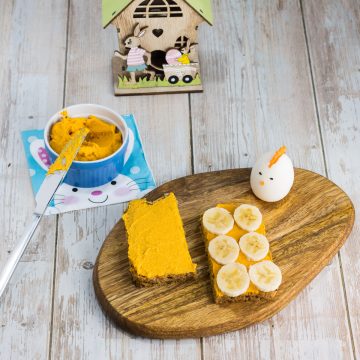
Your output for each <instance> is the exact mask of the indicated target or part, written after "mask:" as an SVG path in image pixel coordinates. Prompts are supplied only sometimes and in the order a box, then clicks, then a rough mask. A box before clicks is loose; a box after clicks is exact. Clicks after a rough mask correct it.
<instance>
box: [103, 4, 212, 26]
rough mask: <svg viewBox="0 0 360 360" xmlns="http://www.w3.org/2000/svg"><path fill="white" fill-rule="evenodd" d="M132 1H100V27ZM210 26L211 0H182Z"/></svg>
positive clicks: (105, 24)
mask: <svg viewBox="0 0 360 360" xmlns="http://www.w3.org/2000/svg"><path fill="white" fill-rule="evenodd" d="M133 1H134V0H102V25H103V27H104V28H105V27H107V26H108V25H109V24H110V23H111V21H112V20H114V19H115V18H116V17H117V16H118V15H119V14H120V13H121V12H123V11H124V10H125V9H126V8H127V7H128V5H130V4H131V3H132V2H133ZM184 1H185V2H186V3H187V4H188V5H189V6H191V7H192V8H193V9H194V10H195V11H196V12H197V13H198V14H199V15H200V16H201V17H202V18H203V19H204V20H206V21H207V22H208V23H209V24H210V25H212V23H213V14H212V8H211V0H184Z"/></svg>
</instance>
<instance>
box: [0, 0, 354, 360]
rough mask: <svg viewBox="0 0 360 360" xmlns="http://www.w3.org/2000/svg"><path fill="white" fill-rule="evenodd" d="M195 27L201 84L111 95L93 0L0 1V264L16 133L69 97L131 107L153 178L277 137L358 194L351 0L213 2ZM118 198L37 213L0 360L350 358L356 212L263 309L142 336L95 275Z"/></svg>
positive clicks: (250, 156) (108, 36) (12, 222)
mask: <svg viewBox="0 0 360 360" xmlns="http://www.w3.org/2000/svg"><path fill="white" fill-rule="evenodd" d="M213 7H214V13H215V26H214V27H213V28H210V27H208V26H207V25H203V26H201V28H200V41H199V43H200V58H201V63H202V71H203V80H204V88H205V91H204V93H202V94H192V95H187V94H182V95H161V96H142V97H121V98H115V97H114V96H113V94H112V79H111V68H110V60H111V56H112V52H113V50H114V49H116V47H117V39H116V32H115V30H114V29H113V28H111V27H110V28H108V29H106V30H102V28H101V21H100V14H101V5H100V1H99V0H76V1H75V0H57V1H55V0H50V1H44V0H34V1H33V2H32V3H31V5H30V3H29V2H27V1H25V0H11V1H3V4H2V7H1V12H0V33H1V36H0V85H1V86H0V103H1V105H2V106H1V107H0V199H1V203H0V228H1V229H2V237H1V238H0V269H1V268H2V266H3V264H4V263H5V261H6V259H7V257H8V255H9V253H10V252H11V250H12V248H13V246H14V244H15V243H16V241H18V239H19V237H20V236H21V235H22V232H23V230H24V228H25V225H26V223H27V221H28V220H29V219H30V214H31V211H32V208H33V206H34V200H33V196H32V193H31V188H30V181H29V177H28V174H27V167H26V163H25V157H24V154H23V152H22V149H21V139H20V131H21V130H24V129H31V128H42V127H43V126H44V124H45V123H46V121H47V119H48V117H49V116H50V115H52V114H53V113H55V112H56V111H57V110H58V109H60V108H61V107H62V106H63V105H71V104H75V103H82V102H93V103H99V104H103V105H105V106H109V107H111V108H113V109H114V110H117V111H118V112H120V113H130V112H131V113H134V114H135V116H136V118H137V119H138V122H139V128H140V131H141V134H142V137H143V142H144V146H145V149H146V152H147V154H148V158H149V161H150V163H151V165H152V168H153V171H154V174H155V177H156V180H157V182H158V184H161V183H164V182H166V181H168V180H170V179H173V178H177V177H179V176H183V175H187V174H191V173H197V172H202V171H209V170H210V171H211V170H217V169H227V168H234V167H245V166H251V165H252V164H253V162H254V160H255V158H256V156H257V155H258V154H259V153H261V152H263V151H266V150H268V149H273V148H276V147H278V146H279V145H282V144H283V143H284V144H286V145H287V146H288V148H289V150H290V155H291V157H292V159H293V161H294V163H295V165H296V166H298V167H304V168H308V169H311V170H314V171H316V172H318V173H321V174H323V175H326V176H328V177H329V178H330V179H332V180H333V181H334V182H336V183H337V184H338V185H340V186H342V187H343V188H344V190H345V191H347V192H348V194H349V195H350V196H351V198H352V199H353V201H354V204H355V206H356V207H357V208H359V206H360V185H359V184H360V162H359V159H358V157H359V150H360V41H359V29H360V15H359V14H360V9H359V3H358V1H357V0H341V1H340V0H317V1H315V0H302V1H301V0H278V1H269V2H265V1H261V0H258V1H255V0H253V1H250V0H247V1H245V0H241V1H239V0H227V1H221V0H213ZM123 209H124V205H116V206H109V207H104V208H98V209H91V210H85V211H79V212H76V213H70V214H65V215H61V216H57V217H47V218H45V219H44V221H43V222H42V224H41V226H40V228H39V230H38V231H37V233H36V236H34V238H33V239H32V242H31V245H30V247H29V248H28V250H27V252H26V255H25V256H24V258H23V260H22V261H21V263H20V265H19V267H18V269H17V271H16V273H15V275H14V277H13V279H12V281H11V284H10V286H9V288H8V289H7V291H6V293H5V295H4V297H3V298H2V299H0V359H48V358H49V359H50V358H51V359H239V358H241V359H242V358H244V359H330V358H331V359H356V358H360V313H359V310H358V309H359V308H360V284H359V278H360V260H359V256H358V254H359V253H360V244H359V241H358V239H359V221H358V220H357V221H356V225H355V228H354V231H353V233H352V235H351V237H350V238H349V240H348V242H347V243H346V245H345V246H344V248H343V249H342V250H341V252H340V253H339V256H338V257H336V258H335V259H334V260H333V261H332V263H331V264H329V266H327V267H326V268H325V269H324V270H323V271H322V272H321V274H320V275H319V276H318V277H317V278H316V279H315V280H314V281H313V282H312V283H311V285H310V286H308V287H307V288H306V289H305V290H304V291H303V292H302V293H301V294H300V295H299V297H298V298H297V299H296V300H295V301H294V302H293V303H291V304H290V305H289V306H288V307H287V308H285V309H284V310H283V311H282V312H281V313H279V314H278V315H276V316H275V317H273V318H272V319H270V320H268V321H265V322H264V323H261V324H259V325H256V326H252V327H249V328H247V329H245V330H242V331H238V332H234V333H230V334H226V335H221V336H216V337H210V338H204V339H189V340H179V341H175V340H171V341H168V340H167V341H161V340H148V339H142V338H135V337H134V336H132V335H131V334H128V333H126V332H123V331H122V330H121V329H118V328H116V327H115V326H114V325H113V324H112V322H111V321H110V320H109V319H107V318H106V317H105V316H104V315H103V313H102V312H101V310H100V308H99V306H98V304H97V302H96V299H95V297H94V291H93V288H92V283H91V275H92V266H93V264H94V261H95V258H96V255H97V252H98V250H99V248H100V246H101V244H102V242H103V240H104V238H105V236H106V234H107V233H108V232H109V231H110V229H111V228H112V226H113V225H114V224H115V223H116V221H117V220H118V219H119V218H120V217H121V215H122V211H123Z"/></svg>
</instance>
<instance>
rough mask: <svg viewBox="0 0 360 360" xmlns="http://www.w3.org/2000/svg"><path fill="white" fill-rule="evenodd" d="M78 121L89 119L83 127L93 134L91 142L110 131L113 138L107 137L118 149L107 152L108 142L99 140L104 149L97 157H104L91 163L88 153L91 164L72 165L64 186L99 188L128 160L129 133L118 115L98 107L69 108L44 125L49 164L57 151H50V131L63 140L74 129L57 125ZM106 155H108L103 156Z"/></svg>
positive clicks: (82, 162)
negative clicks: (64, 121) (56, 133)
mask: <svg viewBox="0 0 360 360" xmlns="http://www.w3.org/2000/svg"><path fill="white" fill-rule="evenodd" d="M81 118H83V119H90V122H89V123H86V124H89V125H87V126H90V127H92V129H90V134H91V132H92V131H94V134H93V136H94V139H95V141H96V139H97V140H99V137H101V136H102V135H104V134H106V135H108V134H107V133H106V132H105V131H107V129H108V128H111V129H112V131H113V134H111V135H112V136H113V137H115V138H116V139H117V144H118V145H120V146H118V148H116V149H115V150H114V151H111V150H112V148H108V144H107V142H108V138H104V139H103V140H101V138H100V140H99V141H100V143H99V142H98V143H99V144H100V145H104V147H103V148H100V149H99V150H98V151H99V153H100V155H104V154H105V155H107V156H105V157H101V158H99V159H98V160H93V158H94V155H93V154H92V153H91V154H90V155H91V156H89V158H90V159H91V160H88V161H87V160H84V158H81V160H78V159H76V160H75V161H74V162H73V163H72V165H71V167H70V169H69V171H68V174H67V175H66V177H65V179H64V182H65V183H66V184H69V185H71V186H76V187H81V188H91V187H97V186H101V185H103V184H106V183H108V182H109V181H111V180H112V179H114V178H116V177H117V176H118V175H119V174H121V171H122V169H123V167H124V165H125V163H126V160H127V158H128V157H129V153H130V152H131V149H130V148H129V130H128V127H127V125H126V122H125V121H124V119H123V118H122V117H121V115H119V114H117V113H116V112H114V111H113V110H111V109H109V108H107V107H105V106H101V105H95V104H79V105H73V106H69V107H67V108H65V109H63V110H61V111H59V112H57V113H56V114H54V115H53V116H52V117H51V118H50V120H49V121H48V123H47V125H46V127H45V130H44V143H45V149H46V151H47V153H48V154H49V156H50V161H51V162H53V161H55V159H56V158H57V157H58V155H59V154H58V153H59V152H60V151H58V152H57V151H56V150H55V149H54V147H55V146H54V144H55V142H54V141H53V139H52V136H54V135H53V134H54V131H52V130H53V129H54V127H57V129H60V130H61V131H63V132H64V136H66V137H68V136H71V134H72V132H73V131H75V130H76V126H75V125H72V123H70V126H69V125H68V124H67V125H66V127H65V126H63V127H62V125H61V123H60V122H61V121H62V120H64V119H67V120H70V122H71V120H72V119H81ZM68 123H69V122H68ZM95 125H96V126H97V128H98V129H97V128H96V127H95ZM95 129H96V130H95ZM96 131H98V132H96ZM88 136H89V135H88ZM101 141H102V144H101ZM51 144H53V146H51ZM83 145H84V144H83ZM84 146H86V145H84ZM94 146H97V147H98V144H95V145H94ZM100 147H101V146H100ZM109 149H110V150H109ZM81 150H82V149H80V151H79V154H80V152H81ZM104 151H106V152H104ZM109 151H110V152H111V153H107V152H109ZM79 154H78V155H79Z"/></svg>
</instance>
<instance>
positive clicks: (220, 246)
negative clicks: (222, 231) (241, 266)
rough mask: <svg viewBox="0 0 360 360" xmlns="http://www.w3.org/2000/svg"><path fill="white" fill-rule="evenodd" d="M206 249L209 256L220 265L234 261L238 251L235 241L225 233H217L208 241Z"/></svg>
mask: <svg viewBox="0 0 360 360" xmlns="http://www.w3.org/2000/svg"><path fill="white" fill-rule="evenodd" d="M208 251H209V254H210V256H211V257H212V258H213V259H214V260H215V261H216V262H217V263H219V264H221V265H226V264H230V263H232V262H234V261H236V259H237V258H238V256H239V253H240V249H239V244H238V243H237V241H236V240H235V239H234V238H232V237H231V236H227V235H219V236H217V237H216V238H214V239H212V240H211V241H210V243H209V246H208Z"/></svg>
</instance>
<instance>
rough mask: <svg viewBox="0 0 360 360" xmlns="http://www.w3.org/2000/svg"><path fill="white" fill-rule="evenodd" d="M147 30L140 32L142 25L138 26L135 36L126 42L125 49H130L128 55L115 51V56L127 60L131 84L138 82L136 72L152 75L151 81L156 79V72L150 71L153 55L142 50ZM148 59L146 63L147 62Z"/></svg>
mask: <svg viewBox="0 0 360 360" xmlns="http://www.w3.org/2000/svg"><path fill="white" fill-rule="evenodd" d="M145 32H146V28H144V29H141V30H140V25H139V24H137V25H136V26H135V29H134V34H133V35H132V36H129V37H128V38H126V40H125V47H126V48H127V49H130V50H129V52H128V54H127V55H123V54H121V53H120V51H118V50H115V52H114V55H115V56H118V57H120V58H121V59H123V60H126V64H127V68H126V71H128V72H129V73H130V78H131V82H132V83H135V82H136V72H142V73H143V74H145V75H148V74H149V75H150V80H153V79H154V77H155V71H151V70H148V65H151V62H150V61H151V60H150V58H151V55H150V53H149V52H147V51H146V50H145V49H143V48H141V47H140V45H141V38H142V37H143V36H144V35H145ZM145 57H146V62H145Z"/></svg>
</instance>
